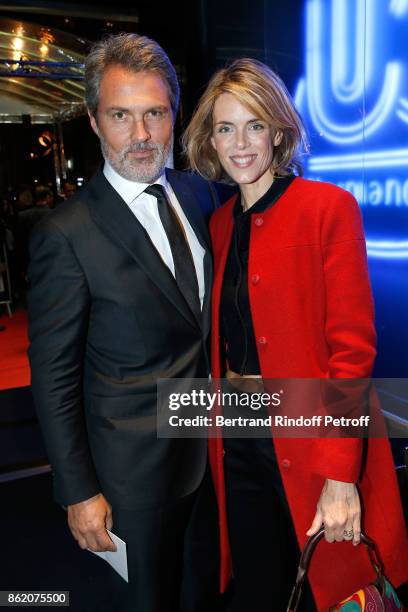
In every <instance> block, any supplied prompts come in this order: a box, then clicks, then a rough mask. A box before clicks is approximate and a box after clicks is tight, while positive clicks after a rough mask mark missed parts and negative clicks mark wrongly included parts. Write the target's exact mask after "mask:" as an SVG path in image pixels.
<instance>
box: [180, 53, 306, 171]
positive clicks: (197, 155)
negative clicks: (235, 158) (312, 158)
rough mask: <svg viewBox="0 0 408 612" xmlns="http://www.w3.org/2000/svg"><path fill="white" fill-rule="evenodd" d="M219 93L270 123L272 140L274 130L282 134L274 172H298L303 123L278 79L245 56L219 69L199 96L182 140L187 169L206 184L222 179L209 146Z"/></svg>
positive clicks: (275, 151)
mask: <svg viewBox="0 0 408 612" xmlns="http://www.w3.org/2000/svg"><path fill="white" fill-rule="evenodd" d="M223 93H230V94H233V95H234V96H235V97H236V98H237V100H239V102H241V104H243V105H244V106H246V107H247V108H248V109H249V110H250V111H251V112H253V113H254V114H255V115H256V117H257V118H259V119H262V120H263V121H265V122H266V123H267V124H268V125H270V126H271V128H272V130H271V139H273V138H274V135H275V134H276V132H277V131H280V132H281V133H282V140H281V142H280V144H279V145H278V146H275V147H274V156H273V161H272V170H273V172H274V174H277V175H287V174H290V173H292V172H295V173H296V174H302V164H301V162H300V159H299V158H300V155H302V154H303V153H306V152H307V151H308V141H307V136H306V133H305V129H304V127H303V123H302V119H301V118H300V115H299V113H298V112H297V110H296V109H295V107H294V104H293V101H292V99H291V97H290V94H289V92H288V90H287V89H286V86H285V85H284V83H283V82H282V80H281V79H280V78H279V77H278V75H277V74H275V73H274V72H273V71H272V70H271V69H270V68H268V66H266V65H265V64H263V63H262V62H259V61H257V60H253V59H249V58H242V59H238V60H235V61H234V62H233V63H232V64H230V65H229V66H227V67H226V68H223V69H222V70H218V71H217V72H216V73H215V74H214V76H213V77H212V78H211V80H210V82H209V84H208V86H207V89H206V90H205V92H204V94H203V95H202V96H201V99H200V101H199V103H198V105H197V108H196V110H195V112H194V115H193V117H192V119H191V122H190V124H189V126H188V127H187V129H186V130H185V132H184V134H183V136H182V145H183V151H184V154H185V156H186V158H187V160H188V164H189V166H190V168H191V169H192V170H194V171H196V172H198V173H199V174H201V176H203V177H204V178H206V179H209V180H220V179H222V178H225V176H226V175H225V173H224V170H223V168H222V166H221V164H220V162H219V160H218V155H217V152H216V150H215V149H214V147H213V146H212V144H211V136H212V134H213V111H214V104H215V101H216V100H217V98H218V97H219V96H220V95H221V94H223Z"/></svg>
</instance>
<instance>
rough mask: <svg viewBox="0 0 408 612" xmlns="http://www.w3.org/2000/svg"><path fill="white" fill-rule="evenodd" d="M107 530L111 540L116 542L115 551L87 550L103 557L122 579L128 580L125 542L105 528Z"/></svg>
mask: <svg viewBox="0 0 408 612" xmlns="http://www.w3.org/2000/svg"><path fill="white" fill-rule="evenodd" d="M107 532H108V534H109V537H110V538H111V540H112V542H113V543H114V544H116V552H111V551H110V550H106V551H104V552H94V551H93V550H90V551H89V552H92V553H94V555H97V556H98V557H101V559H105V561H107V562H108V563H109V565H110V566H111V567H112V568H113V569H114V570H115V571H116V572H118V574H119V576H121V577H122V578H123V580H126V582H129V577H128V565H127V553H126V542H124V541H123V540H121V539H120V538H118V536H117V535H115V534H114V533H112V532H111V531H109V529H107ZM88 550H89V548H88Z"/></svg>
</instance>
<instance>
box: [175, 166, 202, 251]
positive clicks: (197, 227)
mask: <svg viewBox="0 0 408 612" xmlns="http://www.w3.org/2000/svg"><path fill="white" fill-rule="evenodd" d="M166 177H167V180H168V181H169V183H170V185H171V187H172V189H173V191H174V193H175V194H176V198H177V200H178V201H179V203H180V206H181V208H182V209H183V212H184V214H185V215H186V217H187V219H188V220H189V222H190V225H191V227H192V228H193V230H194V233H195V235H196V236H197V238H198V240H199V242H200V244H201V246H202V247H203V248H204V249H205V250H206V251H207V250H210V239H209V236H208V229H207V224H206V221H205V218H204V215H203V213H202V211H201V208H200V202H199V199H198V198H197V195H196V193H195V191H194V190H193V189H192V188H191V187H190V185H189V182H188V180H187V177H186V175H184V176H183V173H181V172H176V171H174V170H171V169H168V168H167V169H166Z"/></svg>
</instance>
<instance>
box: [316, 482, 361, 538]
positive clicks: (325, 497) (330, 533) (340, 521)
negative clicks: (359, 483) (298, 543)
mask: <svg viewBox="0 0 408 612" xmlns="http://www.w3.org/2000/svg"><path fill="white" fill-rule="evenodd" d="M360 521H361V506H360V498H359V496H358V491H357V487H356V485H355V484H353V483H351V482H340V481H338V480H330V479H329V478H328V479H327V480H326V482H325V484H324V487H323V489H322V493H321V495H320V499H319V501H318V504H317V511H316V514H315V517H314V519H313V522H312V524H311V526H310V528H309V530H308V531H307V532H306V535H308V536H311V535H314V534H315V533H317V532H318V531H319V529H320V527H321V525H322V523H323V524H324V536H325V538H326V540H327V542H334V541H336V542H341V541H342V540H353V544H354V545H355V546H356V545H357V544H359V543H360V534H361V526H360Z"/></svg>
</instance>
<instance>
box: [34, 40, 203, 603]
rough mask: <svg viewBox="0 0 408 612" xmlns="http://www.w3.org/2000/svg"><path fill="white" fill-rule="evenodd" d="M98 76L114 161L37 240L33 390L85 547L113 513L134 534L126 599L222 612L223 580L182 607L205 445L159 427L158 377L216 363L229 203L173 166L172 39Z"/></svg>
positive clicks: (132, 52) (107, 57) (96, 63)
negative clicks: (213, 298) (215, 281)
mask: <svg viewBox="0 0 408 612" xmlns="http://www.w3.org/2000/svg"><path fill="white" fill-rule="evenodd" d="M85 82H86V101H87V106H88V111H89V118H90V122H91V126H92V129H93V130H94V132H95V133H96V134H97V136H98V137H99V139H100V142H101V148H102V152H103V156H104V158H105V164H104V167H103V171H102V170H101V171H99V172H98V173H97V174H96V175H95V177H94V178H93V179H92V180H91V181H90V182H89V184H88V185H87V186H85V187H84V188H83V189H81V190H80V191H79V192H77V193H76V194H75V195H74V197H73V198H72V199H71V200H70V201H68V202H66V203H62V204H60V206H59V207H58V208H57V209H56V210H55V211H53V212H52V213H51V214H50V216H49V217H48V218H47V219H46V221H45V222H43V223H41V224H40V225H39V226H37V227H36V229H35V231H34V232H33V236H32V241H31V258H32V259H31V265H30V273H29V277H30V281H31V290H30V295H29V320H30V339H31V345H30V349H29V355H30V361H31V367H32V389H33V393H34V398H35V403H36V406H37V410H38V415H39V419H40V422H41V425H42V430H43V433H44V437H45V440H46V444H47V448H48V453H49V457H50V460H51V463H52V466H53V471H54V489H55V497H56V500H57V501H58V502H59V503H61V504H64V505H66V506H67V507H68V522H69V526H70V528H71V531H72V533H73V535H74V537H75V539H76V540H77V541H78V544H79V546H80V547H81V548H83V549H85V548H90V549H91V550H94V551H102V550H114V548H115V547H114V544H113V542H112V541H111V539H110V538H109V535H108V533H107V531H106V529H111V528H112V525H113V529H114V532H115V533H116V534H117V535H118V536H120V537H121V538H122V539H123V540H125V541H126V543H127V552H128V565H129V587H126V585H125V583H123V586H122V585H121V584H119V582H120V579H118V584H117V598H116V605H117V609H118V610H120V611H121V612H123V611H124V610H127V609H129V610H134V611H135V612H136V611H137V612H173V611H176V610H181V609H182V610H183V611H184V610H185V611H186V612H195V611H196V610H197V611H198V610H203V611H204V610H206V611H207V610H210V609H211V610H214V607H213V604H212V603H209V602H208V601H206V599H205V597H204V595H205V591H206V589H207V595H210V590H211V587H209V586H208V584H207V586H206V587H205V588H204V589H203V591H204V594H203V593H201V594H200V595H199V596H197V593H194V594H192V593H191V589H190V590H189V588H188V585H184V586H183V596H184V597H185V598H186V599H185V600H183V602H182V603H181V604H179V603H178V601H179V598H180V583H181V574H182V564H183V558H184V565H185V566H186V565H187V564H191V563H194V560H193V561H191V560H192V558H193V557H194V554H195V553H194V548H193V547H191V546H190V547H189V548H187V549H186V547H185V542H186V537H185V536H186V530H191V529H192V527H191V517H192V516H193V517H194V518H195V519H198V520H200V512H202V508H203V506H199V505H198V500H201V501H202V499H203V495H204V493H203V488H202V487H203V486H204V485H203V484H202V482H203V478H204V473H205V469H206V441H205V440H199V439H196V440H181V439H179V440H173V439H158V438H157V433H156V427H155V426H156V382H157V379H158V378H169V377H175V378H183V377H187V378H195V377H206V376H207V375H208V357H207V349H206V342H207V336H208V331H209V306H210V295H209V293H210V287H211V258H210V253H209V245H208V236H207V229H206V223H205V218H204V215H203V212H204V213H205V214H209V213H210V211H211V210H212V208H213V207H214V205H215V203H214V202H213V200H212V196H211V192H210V190H209V186H208V185H207V184H206V183H205V182H204V181H203V180H201V179H200V178H199V177H194V176H192V175H187V174H184V173H180V172H176V171H172V170H168V171H166V172H165V164H166V161H167V159H168V157H169V155H170V153H171V150H172V142H173V125H174V119H175V116H176V112H177V106H178V100H179V86H178V83H177V77H176V74H175V70H174V68H173V66H172V65H171V63H170V61H169V59H168V57H167V55H166V54H165V53H164V51H163V50H162V49H161V47H160V46H159V45H158V44H157V43H155V42H154V41H152V40H150V39H148V38H146V37H142V36H138V35H136V34H122V35H118V36H112V37H110V38H107V39H105V40H104V41H102V42H100V43H97V44H96V45H94V47H93V48H92V49H91V51H90V54H89V56H88V58H87V60H86V68H85ZM205 486H206V485H205ZM209 512H210V515H211V510H209ZM210 515H208V516H205V517H204V521H208V520H210V521H211V516H210ZM201 528H202V527H201ZM205 536H206V538H207V543H210V542H211V535H209V534H205ZM194 537H195V536H194ZM192 541H193V540H192V539H190V540H189V542H190V543H191V542H192ZM195 541H196V542H197V540H195ZM198 545H200V544H198ZM204 548H205V547H204ZM214 550H215V549H214ZM212 556H213V557H215V553H214V552H213V555H212ZM214 569H215V567H214ZM201 570H202V571H203V573H205V572H206V573H207V577H208V576H209V575H210V574H211V571H209V569H208V568H204V566H202V568H201ZM201 570H200V571H201ZM184 571H186V570H184ZM214 575H215V574H214ZM190 578H191V580H193V579H194V580H195V581H196V582H199V580H198V578H197V576H193V575H191V576H190ZM202 586H203V585H202ZM192 597H195V598H196V599H195V601H194V602H193V601H192ZM125 599H126V602H125ZM115 609H116V607H115Z"/></svg>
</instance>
